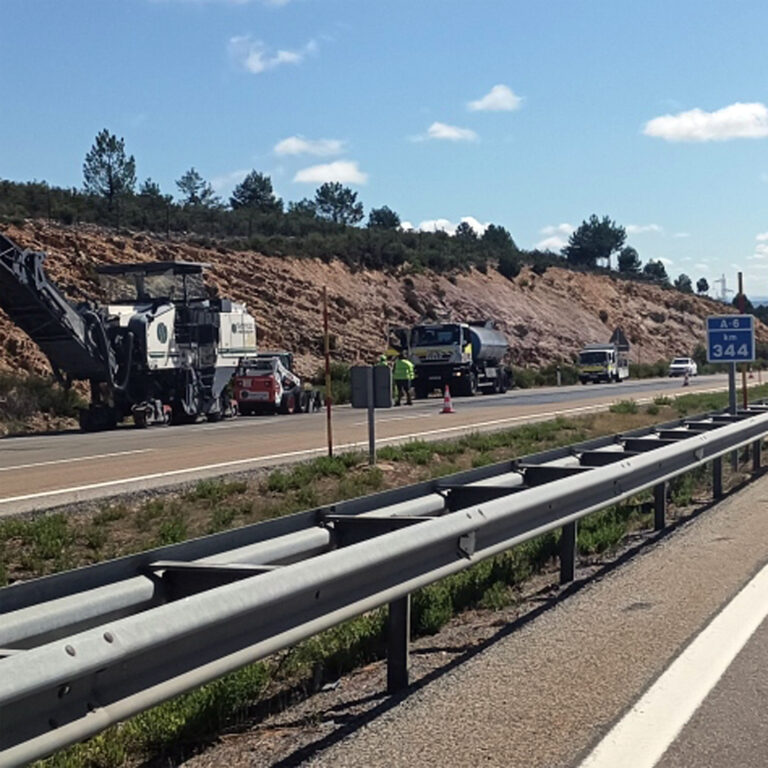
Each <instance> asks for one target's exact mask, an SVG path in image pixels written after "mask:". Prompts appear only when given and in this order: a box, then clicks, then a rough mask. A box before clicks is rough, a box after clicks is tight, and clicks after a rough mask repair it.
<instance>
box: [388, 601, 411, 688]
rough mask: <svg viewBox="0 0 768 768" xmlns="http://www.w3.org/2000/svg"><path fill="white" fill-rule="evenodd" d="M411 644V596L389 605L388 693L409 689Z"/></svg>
mask: <svg viewBox="0 0 768 768" xmlns="http://www.w3.org/2000/svg"><path fill="white" fill-rule="evenodd" d="M410 644H411V596H410V595H406V596H405V597H401V598H400V599H399V600H393V601H392V602H391V603H390V604H389V630H388V638H387V692H388V693H397V692H398V691H401V690H402V689H403V688H407V687H408V649H409V646H410Z"/></svg>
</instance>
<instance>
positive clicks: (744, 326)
mask: <svg viewBox="0 0 768 768" xmlns="http://www.w3.org/2000/svg"><path fill="white" fill-rule="evenodd" d="M754 359H755V324H754V317H752V315H712V316H710V317H708V318H707V361H708V362H710V363H749V362H752V361H753V360H754Z"/></svg>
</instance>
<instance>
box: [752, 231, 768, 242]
mask: <svg viewBox="0 0 768 768" xmlns="http://www.w3.org/2000/svg"><path fill="white" fill-rule="evenodd" d="M755 240H757V242H758V243H762V242H765V241H766V240H768V232H761V233H760V234H759V235H756V236H755Z"/></svg>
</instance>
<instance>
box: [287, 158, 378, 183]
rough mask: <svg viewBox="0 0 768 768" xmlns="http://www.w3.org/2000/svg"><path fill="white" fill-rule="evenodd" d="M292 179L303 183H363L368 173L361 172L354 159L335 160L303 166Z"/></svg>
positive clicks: (366, 179)
mask: <svg viewBox="0 0 768 768" xmlns="http://www.w3.org/2000/svg"><path fill="white" fill-rule="evenodd" d="M293 180H294V181H298V182H301V183H305V184H325V183H326V182H327V181H338V182H341V183H342V184H365V182H366V181H368V174H367V173H363V171H361V170H360V169H359V168H358V167H357V162H356V161H351V160H337V161H336V162H334V163H326V164H324V165H312V166H310V167H309V168H303V169H302V170H300V171H299V172H298V173H297V174H296V175H295V176H294V177H293Z"/></svg>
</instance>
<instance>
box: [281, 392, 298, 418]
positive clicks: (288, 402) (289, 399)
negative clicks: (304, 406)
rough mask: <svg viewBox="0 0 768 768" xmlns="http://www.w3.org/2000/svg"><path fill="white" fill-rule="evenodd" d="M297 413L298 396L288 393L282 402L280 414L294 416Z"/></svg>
mask: <svg viewBox="0 0 768 768" xmlns="http://www.w3.org/2000/svg"><path fill="white" fill-rule="evenodd" d="M295 411H296V394H295V393H294V392H286V393H285V394H284V395H283V397H282V399H281V400H280V413H285V414H289V415H290V414H292V413H294V412H295Z"/></svg>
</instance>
